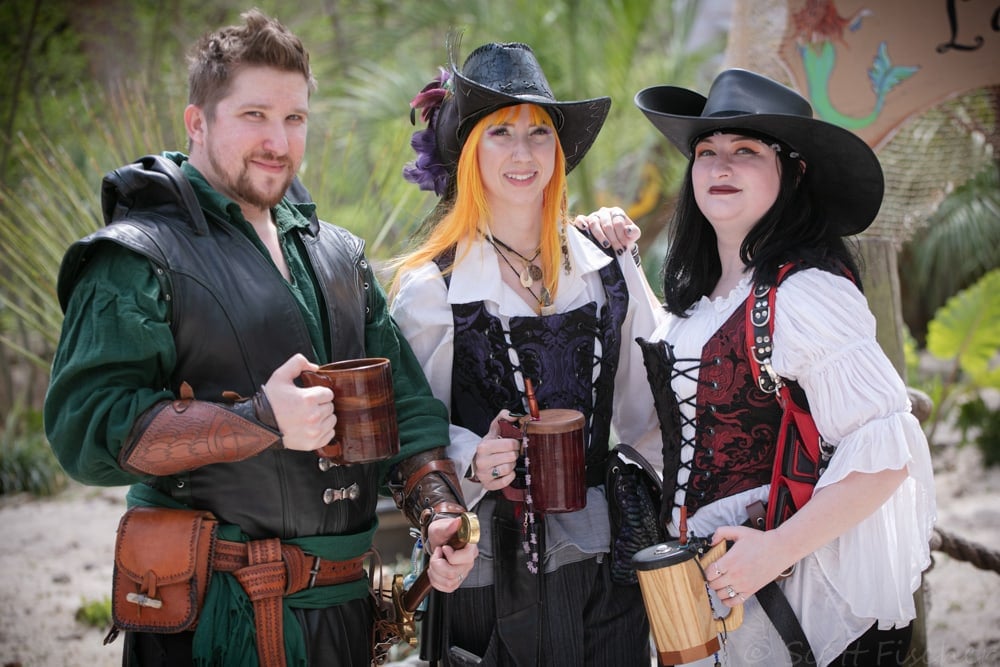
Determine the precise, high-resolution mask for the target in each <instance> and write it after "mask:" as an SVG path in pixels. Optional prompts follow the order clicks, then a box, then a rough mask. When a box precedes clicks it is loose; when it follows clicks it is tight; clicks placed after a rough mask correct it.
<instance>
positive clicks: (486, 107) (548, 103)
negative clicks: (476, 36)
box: [437, 42, 611, 172]
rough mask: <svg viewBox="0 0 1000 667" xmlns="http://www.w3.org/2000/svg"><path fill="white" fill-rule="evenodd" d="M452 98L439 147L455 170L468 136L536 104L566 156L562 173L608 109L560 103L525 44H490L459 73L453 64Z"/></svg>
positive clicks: (602, 101)
mask: <svg viewBox="0 0 1000 667" xmlns="http://www.w3.org/2000/svg"><path fill="white" fill-rule="evenodd" d="M451 85H452V95H451V97H450V99H446V100H445V102H444V104H443V105H442V107H441V110H440V115H439V118H438V120H437V141H438V150H439V151H440V153H441V158H442V159H443V160H444V161H445V162H446V163H448V164H451V165H455V164H458V157H459V155H460V153H461V151H462V146H463V145H464V143H465V139H466V137H468V135H469V131H470V130H471V129H472V127H473V126H474V125H475V124H476V122H477V121H478V120H479V119H481V118H483V117H484V116H486V115H488V114H490V113H493V112H494V111H496V110H497V109H500V108H503V107H508V106H512V105H515V104H526V103H529V104H537V105H539V106H542V107H544V108H545V109H546V110H547V111H548V112H549V115H550V116H552V121H553V124H554V125H555V128H556V133H557V134H558V135H559V142H560V143H561V144H562V149H563V152H564V153H565V154H566V171H567V172H569V171H571V170H572V169H573V167H575V166H576V165H577V164H579V162H580V160H582V159H583V156H584V155H585V154H586V153H587V151H588V150H589V149H590V147H591V145H592V144H593V143H594V140H595V139H596V138H597V134H598V132H600V131H601V126H602V125H604V120H605V119H606V118H607V116H608V110H609V109H610V108H611V98H610V97H597V98H594V99H589V100H580V101H574V102H560V101H558V100H556V98H555V95H553V94H552V88H551V87H550V86H549V82H548V81H547V80H546V78H545V74H544V73H543V72H542V67H541V65H539V64H538V60H537V59H536V58H535V54H534V52H533V51H532V50H531V47H529V46H528V45H526V44H519V43H513V42H511V43H504V44H499V43H489V44H484V45H482V46H480V47H479V48H477V49H476V50H475V51H473V52H472V53H470V54H469V56H468V57H467V58H466V59H465V64H464V65H463V66H462V69H461V70H459V69H458V68H457V67H456V66H455V64H454V63H452V82H451Z"/></svg>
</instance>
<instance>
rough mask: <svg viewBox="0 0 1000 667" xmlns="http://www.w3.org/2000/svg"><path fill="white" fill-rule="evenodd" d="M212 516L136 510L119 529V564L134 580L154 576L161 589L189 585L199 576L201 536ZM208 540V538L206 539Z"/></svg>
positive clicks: (129, 512) (124, 518) (186, 511)
mask: <svg viewBox="0 0 1000 667" xmlns="http://www.w3.org/2000/svg"><path fill="white" fill-rule="evenodd" d="M211 518H212V515H211V514H210V513H208V512H198V511H192V510H173V509H163V508H159V507H157V508H152V507H135V508H133V509H131V510H129V511H128V512H127V513H126V514H125V516H123V517H122V519H121V522H120V524H119V526H118V537H119V539H118V541H117V544H116V553H115V562H116V564H117V565H118V567H119V568H120V569H121V570H122V572H123V573H124V574H125V575H126V576H128V577H129V578H130V579H132V580H133V581H136V582H141V581H142V580H143V579H144V578H145V577H146V576H147V575H148V574H150V573H153V574H154V575H155V577H156V581H157V584H158V585H159V586H165V585H169V584H174V583H178V582H181V581H187V580H188V579H190V578H191V577H192V576H193V575H194V573H195V564H196V562H197V560H198V559H197V553H198V549H197V547H198V541H199V536H200V532H201V531H202V530H205V529H209V528H210V526H205V524H204V521H205V519H211ZM206 537H207V536H206Z"/></svg>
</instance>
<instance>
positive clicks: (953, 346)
mask: <svg viewBox="0 0 1000 667" xmlns="http://www.w3.org/2000/svg"><path fill="white" fill-rule="evenodd" d="M927 350H928V351H929V352H930V353H931V354H933V355H934V356H935V357H938V358H939V359H943V360H947V359H955V360H956V361H957V363H958V366H959V368H960V369H961V370H962V371H963V372H964V373H966V374H967V375H968V376H969V379H970V380H971V381H972V382H973V383H974V384H976V385H978V386H980V387H994V388H998V389H1000V367H998V366H997V358H998V355H1000V269H994V270H993V271H990V272H989V273H987V274H986V275H984V276H983V277H982V278H981V279H980V280H979V281H978V282H977V283H976V284H974V285H973V286H972V287H970V288H968V289H966V290H963V291H962V292H959V293H958V294H956V295H955V296H953V297H951V298H950V299H948V301H947V303H945V305H944V306H943V307H942V308H941V309H940V310H939V311H938V312H937V314H936V315H935V317H934V319H933V320H932V321H931V322H930V324H929V325H928V329H927Z"/></svg>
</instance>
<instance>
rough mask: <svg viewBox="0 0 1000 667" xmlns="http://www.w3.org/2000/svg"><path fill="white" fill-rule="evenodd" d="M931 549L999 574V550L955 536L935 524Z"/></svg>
mask: <svg viewBox="0 0 1000 667" xmlns="http://www.w3.org/2000/svg"><path fill="white" fill-rule="evenodd" d="M931 549H933V550H934V551H941V552H944V553H946V554H948V555H949V556H951V557H952V558H955V559H956V560H961V561H965V562H967V563H971V564H972V565H974V566H976V567H978V568H979V569H980V570H992V571H993V572H996V573H997V574H1000V552H996V551H990V550H989V549H987V548H986V547H984V546H982V545H980V544H976V543H975V542H970V541H969V540H965V539H962V538H961V537H957V536H956V535H953V534H952V533H948V532H946V531H944V530H942V529H941V528H938V527H936V526H935V528H934V534H933V535H931Z"/></svg>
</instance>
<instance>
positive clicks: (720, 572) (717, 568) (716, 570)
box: [715, 565, 725, 577]
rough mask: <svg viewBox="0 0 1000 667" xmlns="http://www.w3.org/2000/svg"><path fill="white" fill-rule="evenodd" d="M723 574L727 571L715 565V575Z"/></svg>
mask: <svg viewBox="0 0 1000 667" xmlns="http://www.w3.org/2000/svg"><path fill="white" fill-rule="evenodd" d="M723 574H725V573H724V572H723V571H722V570H720V569H719V566H718V565H716V566H715V576H717V577H721V576H722V575H723Z"/></svg>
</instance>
